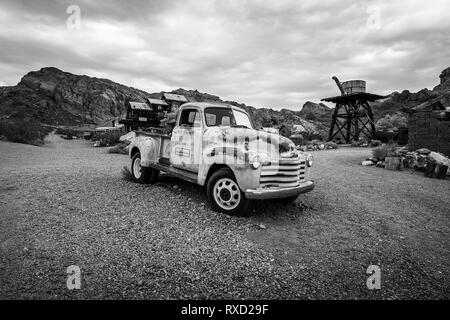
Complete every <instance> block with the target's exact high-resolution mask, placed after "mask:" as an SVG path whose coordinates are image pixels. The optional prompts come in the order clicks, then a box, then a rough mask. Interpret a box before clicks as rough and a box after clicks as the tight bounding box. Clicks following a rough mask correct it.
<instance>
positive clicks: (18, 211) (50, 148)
mask: <svg viewBox="0 0 450 320" xmlns="http://www.w3.org/2000/svg"><path fill="white" fill-rule="evenodd" d="M106 151H107V150H106V149H96V148H92V147H90V145H89V143H88V142H86V141H65V140H62V139H59V138H58V137H56V136H53V135H51V136H50V141H49V143H48V145H47V146H45V147H34V146H28V145H20V144H12V143H6V142H0V298H3V299H114V298H119V299H121V298H125V299H139V298H145V299H211V298H216V299H223V298H226V299H241V298H245V299H261V298H264V299H288V298H289V299H317V298H326V299H408V298H421V299H448V298H449V297H450V286H449V282H448V281H447V279H448V278H449V276H450V272H449V271H450V270H449V261H450V259H449V258H450V253H449V248H450V246H449V237H448V232H449V226H450V225H449V216H448V215H449V208H450V181H449V180H445V181H440V180H433V179H428V178H424V177H423V176H422V175H421V174H419V173H416V172H411V171H402V172H388V171H385V170H383V169H378V168H373V167H362V166H359V165H358V162H359V161H361V160H362V159H363V158H365V157H366V156H368V155H369V154H370V150H368V149H341V150H337V151H326V152H315V153H314V155H315V158H316V164H315V168H314V172H313V176H314V178H315V180H316V182H317V186H316V189H315V190H314V191H313V192H311V193H309V194H307V195H304V196H302V197H301V198H299V200H297V202H296V203H295V204H289V205H287V204H283V203H280V202H261V203H258V204H257V206H256V207H255V210H254V212H253V213H252V214H251V215H250V216H249V217H229V216H226V215H222V214H219V213H216V212H213V211H211V210H210V209H209V207H208V205H207V203H206V196H205V195H204V192H203V190H202V188H201V187H198V186H195V185H192V184H189V183H185V182H183V181H180V180H177V179H174V178H170V177H167V176H163V177H162V178H161V181H160V182H158V183H157V184H156V185H138V184H134V183H132V182H129V181H126V180H124V179H123V178H122V175H121V169H122V167H123V166H125V165H129V159H128V157H127V156H123V155H114V154H107V153H106ZM175 185H176V186H178V188H177V189H175V188H174V186H175ZM372 264H374V265H379V266H380V267H381V283H382V284H381V285H382V287H381V290H375V291H372V290H368V289H367V287H366V280H367V277H368V276H369V275H368V274H366V269H367V267H368V266H369V265H372ZM70 265H77V266H79V267H80V268H81V272H82V287H81V290H73V291H69V290H68V289H67V287H66V279H67V274H66V268H67V267H68V266H70Z"/></svg>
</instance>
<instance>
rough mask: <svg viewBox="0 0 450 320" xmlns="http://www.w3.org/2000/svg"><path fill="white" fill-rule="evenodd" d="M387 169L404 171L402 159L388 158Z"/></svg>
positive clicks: (386, 160) (386, 161)
mask: <svg viewBox="0 0 450 320" xmlns="http://www.w3.org/2000/svg"><path fill="white" fill-rule="evenodd" d="M385 168H386V169H387V170H391V171H400V170H402V158H400V157H386V159H385Z"/></svg>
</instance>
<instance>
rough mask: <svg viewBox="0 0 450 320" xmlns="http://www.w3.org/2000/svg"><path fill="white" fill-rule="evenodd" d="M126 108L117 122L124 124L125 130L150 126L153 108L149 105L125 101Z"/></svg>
mask: <svg viewBox="0 0 450 320" xmlns="http://www.w3.org/2000/svg"><path fill="white" fill-rule="evenodd" d="M126 108H127V113H126V116H125V118H124V119H121V120H120V121H119V123H120V124H123V125H125V128H126V131H127V132H129V131H132V130H138V129H140V128H143V127H150V126H152V124H153V123H152V115H153V109H152V108H151V107H150V105H148V104H147V103H143V102H133V101H130V102H127V104H126Z"/></svg>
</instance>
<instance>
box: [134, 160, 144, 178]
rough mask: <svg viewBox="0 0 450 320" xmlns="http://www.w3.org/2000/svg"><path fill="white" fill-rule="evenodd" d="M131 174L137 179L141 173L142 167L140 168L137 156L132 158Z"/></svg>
mask: <svg viewBox="0 0 450 320" xmlns="http://www.w3.org/2000/svg"><path fill="white" fill-rule="evenodd" d="M133 174H134V177H135V178H136V179H139V178H140V177H141V175H142V168H141V159H139V158H137V159H136V160H134V163H133Z"/></svg>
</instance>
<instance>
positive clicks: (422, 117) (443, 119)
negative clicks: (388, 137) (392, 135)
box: [408, 100, 450, 156]
mask: <svg viewBox="0 0 450 320" xmlns="http://www.w3.org/2000/svg"><path fill="white" fill-rule="evenodd" d="M408 112H409V120H408V127H409V137H408V146H409V149H410V150H411V151H413V150H417V149H420V148H427V149H430V150H432V151H437V152H441V153H443V154H445V155H446V156H450V106H448V105H445V104H444V102H443V101H440V100H431V101H428V102H425V103H423V104H421V105H419V106H417V107H415V108H413V109H411V110H409V111H408Z"/></svg>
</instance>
